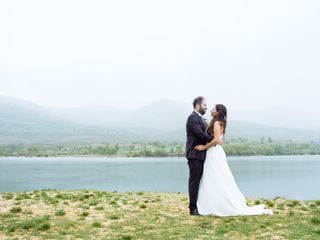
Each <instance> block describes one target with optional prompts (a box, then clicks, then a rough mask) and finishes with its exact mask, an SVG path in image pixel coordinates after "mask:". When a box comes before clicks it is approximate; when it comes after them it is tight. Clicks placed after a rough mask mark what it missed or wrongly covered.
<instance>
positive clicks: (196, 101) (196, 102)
mask: <svg viewBox="0 0 320 240" xmlns="http://www.w3.org/2000/svg"><path fill="white" fill-rule="evenodd" d="M205 99H206V98H205V97H202V96H199V97H196V98H195V99H194V100H193V108H196V106H197V104H198V103H199V104H201V103H202V102H203V101H204V100H205Z"/></svg>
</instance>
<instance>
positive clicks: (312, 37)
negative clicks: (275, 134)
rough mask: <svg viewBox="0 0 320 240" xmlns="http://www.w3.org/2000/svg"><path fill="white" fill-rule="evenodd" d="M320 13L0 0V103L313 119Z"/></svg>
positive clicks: (277, 1) (270, 7) (318, 5)
mask: <svg viewBox="0 0 320 240" xmlns="http://www.w3.org/2000/svg"><path fill="white" fill-rule="evenodd" d="M319 12H320V2H319V1H316V0H315V1H308V0H301V1H295V0H288V1H284V0H269V1H257V0H252V1H241V0H235V1H212V0H210V1H187V0H181V1H174V0H168V1H167V0H161V1H152V0H144V1H139V0H134V1H133V0H126V1H124V0H114V1H107V0H105V1H95V0H88V1H82V0H74V1H70V0H61V1H58V0H55V1H45V0H40V1H27V0H22V1H14V0H7V1H1V2H0V30H1V32H0V83H1V85H0V95H7V96H12V97H17V98H23V99H26V100H31V101H33V102H36V103H39V104H41V105H45V106H79V105H88V104H97V103H99V104H108V105H116V106H118V107H121V108H132V107H137V106H141V105H145V104H148V103H150V102H153V101H156V100H158V99H160V98H170V99H176V100H180V101H183V102H191V101H192V99H193V98H194V97H195V96H197V95H205V96H207V98H208V100H209V102H210V103H217V102H219V103H220V102H221V103H225V104H227V105H228V106H234V107H235V106H236V108H242V107H244V108H253V109H255V108H268V107H273V106H279V107H284V108H286V107H291V108H292V107H294V108H297V109H301V108H303V107H304V106H305V105H306V104H307V105H308V107H310V108H314V109H315V111H318V108H319V103H320V94H319V88H320V82H319V81H320V68H319V67H320V45H319V43H320V27H319V23H320V14H319Z"/></svg>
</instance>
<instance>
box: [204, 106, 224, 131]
mask: <svg viewBox="0 0 320 240" xmlns="http://www.w3.org/2000/svg"><path fill="white" fill-rule="evenodd" d="M215 110H216V112H217V113H218V114H217V115H216V116H214V117H213V118H212V120H211V122H210V124H209V127H208V131H209V132H210V133H212V134H213V126H214V123H215V122H216V121H219V122H220V123H221V125H222V127H223V134H225V133H226V128H227V115H228V111H227V108H226V107H225V106H224V105H223V104H216V106H215Z"/></svg>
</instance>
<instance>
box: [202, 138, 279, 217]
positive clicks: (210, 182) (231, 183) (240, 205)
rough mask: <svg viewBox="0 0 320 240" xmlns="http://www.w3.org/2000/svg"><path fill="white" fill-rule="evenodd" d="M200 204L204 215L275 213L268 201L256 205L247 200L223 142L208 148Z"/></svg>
mask: <svg viewBox="0 0 320 240" xmlns="http://www.w3.org/2000/svg"><path fill="white" fill-rule="evenodd" d="M221 137H223V136H221ZM197 207H198V211H199V213H200V215H213V216H221V217H223V216H239V215H261V214H269V215H272V214H273V212H272V210H270V209H266V208H265V207H266V206H265V205H264V204H259V205H255V206H248V205H247V204H246V199H245V197H244V195H243V194H242V193H241V191H240V190H239V188H238V186H237V184H236V182H235V179H234V177H233V175H232V172H231V170H230V168H229V166H228V163H227V157H226V154H225V152H224V149H223V147H222V146H221V145H216V146H213V147H210V148H208V149H207V155H206V160H205V162H204V166H203V174H202V178H201V180H200V185H199V192H198V199H197Z"/></svg>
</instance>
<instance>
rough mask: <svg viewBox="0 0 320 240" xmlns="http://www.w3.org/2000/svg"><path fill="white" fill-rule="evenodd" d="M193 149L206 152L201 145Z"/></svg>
mask: <svg viewBox="0 0 320 240" xmlns="http://www.w3.org/2000/svg"><path fill="white" fill-rule="evenodd" d="M194 149H196V150H198V151H203V150H206V148H205V147H204V146H203V145H198V146H196V147H195V148H194Z"/></svg>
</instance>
